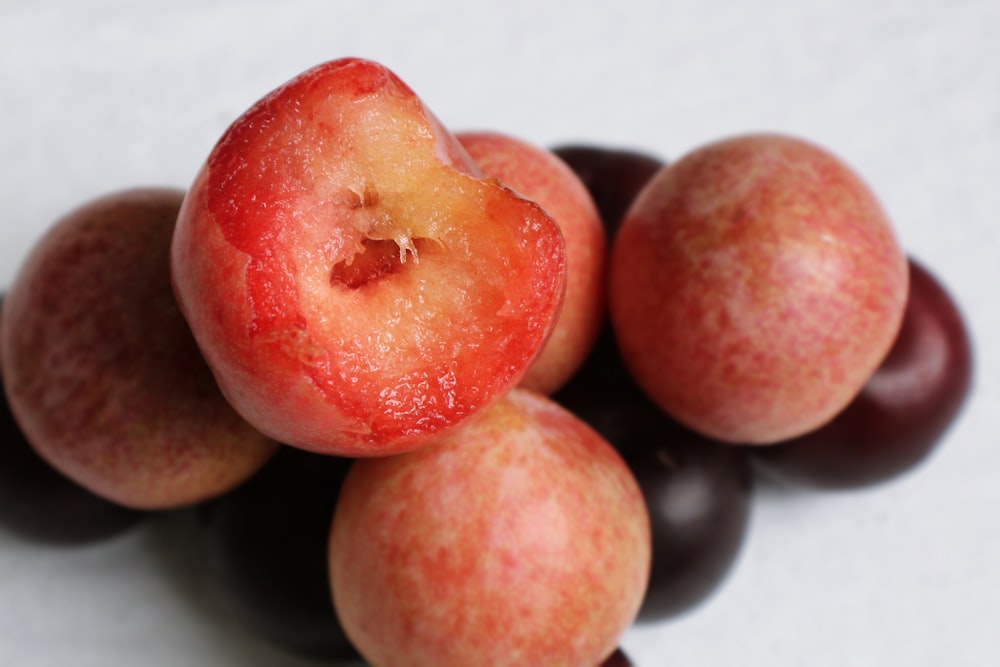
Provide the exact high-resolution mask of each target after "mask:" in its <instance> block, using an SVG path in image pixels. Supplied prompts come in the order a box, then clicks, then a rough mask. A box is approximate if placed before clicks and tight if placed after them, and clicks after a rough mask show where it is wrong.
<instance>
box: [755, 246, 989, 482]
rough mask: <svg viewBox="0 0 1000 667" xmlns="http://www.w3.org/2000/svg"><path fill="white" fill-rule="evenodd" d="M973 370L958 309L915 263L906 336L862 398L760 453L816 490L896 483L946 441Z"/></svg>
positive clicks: (771, 464) (773, 467)
mask: <svg viewBox="0 0 1000 667" xmlns="http://www.w3.org/2000/svg"><path fill="white" fill-rule="evenodd" d="M972 368H973V355H972V341H971V338H970V336H969V332H968V330H967V329H966V326H965V322H964V320H963V318H962V315H961V312H960V311H959V309H958V306H957V304H956V303H955V301H954V300H953V299H952V297H951V296H950V295H949V294H948V292H947V290H946V289H945V287H944V286H943V285H942V284H941V283H940V282H939V281H938V280H937V279H936V278H935V277H934V276H933V275H932V274H931V273H930V272H928V271H927V269H925V268H924V267H923V266H921V265H920V264H918V263H917V262H915V261H913V260H912V259H911V260H910V293H909V298H908V300H907V304H906V311H905V313H904V315H903V324H902V327H901V329H900V332H899V336H898V338H897V339H896V342H895V343H894V344H893V347H892V349H891V350H890V352H889V355H888V357H886V359H885V361H883V362H882V365H881V366H880V367H879V368H878V370H877V371H876V372H875V374H874V375H873V376H872V377H871V379H870V380H869V381H868V383H867V384H866V385H865V387H864V389H862V391H861V393H860V394H859V395H858V396H857V397H856V398H855V399H854V400H853V401H852V402H851V404H850V405H849V406H848V407H847V408H846V409H845V410H844V411H843V412H842V413H841V414H839V415H838V416H837V417H835V418H834V419H833V421H831V422H830V423H828V424H826V425H825V426H823V427H822V428H820V429H818V430H817V431H814V432H812V433H809V434H806V435H804V436H802V437H801V438H797V439H796V440H793V441H790V442H785V443H779V444H777V445H774V446H773V447H766V448H761V449H760V451H758V452H755V453H756V455H757V457H758V458H759V460H760V462H761V463H762V464H763V465H764V466H765V467H767V468H768V469H770V470H771V471H772V472H774V473H777V474H779V475H781V476H782V477H784V478H786V479H789V480H793V481H798V482H800V483H804V484H809V485H813V486H819V487H827V488H850V487H860V486H866V485H870V484H875V483H878V482H883V481H886V480H889V479H894V478H896V477H897V476H899V475H901V474H903V473H904V472H906V471H908V470H910V469H911V468H913V467H914V466H916V465H917V464H919V463H920V462H921V461H923V460H924V459H925V458H926V457H927V456H928V455H929V454H930V453H931V452H932V451H933V450H934V447H935V445H937V444H938V443H939V442H940V441H941V439H942V438H943V437H944V435H945V433H946V432H947V431H948V429H949V428H950V427H951V425H952V424H953V422H954V421H955V419H956V417H957V416H958V414H959V413H960V411H961V409H962V406H963V405H964V404H965V401H966V399H967V397H968V395H969V391H970V389H971V386H972Z"/></svg>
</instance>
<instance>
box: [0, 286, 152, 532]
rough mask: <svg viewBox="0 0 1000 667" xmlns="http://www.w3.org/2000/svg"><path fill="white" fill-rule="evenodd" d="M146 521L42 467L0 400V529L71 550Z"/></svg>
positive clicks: (0, 300) (0, 298)
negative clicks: (75, 546)
mask: <svg viewBox="0 0 1000 667" xmlns="http://www.w3.org/2000/svg"><path fill="white" fill-rule="evenodd" d="M4 296H5V295H4V294H0V330H2V329H3V300H4ZM0 336H2V334H0ZM2 371H3V369H2V367H0V373H2ZM0 385H2V381H0ZM0 393H2V392H0ZM145 516H146V513H145V512H138V511H135V510H131V509H128V508H126V507H122V506H121V505H118V504H117V503H113V502H110V501H108V500H105V499H104V498H101V497H100V496H96V495H94V494H93V493H91V492H90V491H87V490H86V489H84V488H83V487H82V486H80V485H79V484H77V483H76V482H74V481H72V480H71V479H69V478H67V477H66V476H65V475H62V474H60V473H59V472H58V471H57V470H55V469H54V468H53V467H52V466H50V465H49V464H48V463H46V462H45V460H44V459H42V458H41V457H40V456H39V455H38V454H37V452H35V450H34V448H32V446H31V445H30V444H29V443H28V441H27V440H26V439H25V437H24V433H22V432H21V428H20V427H19V426H18V425H17V422H15V421H14V415H12V414H11V412H10V405H9V404H8V403H7V397H6V395H4V396H3V397H2V398H0V528H4V529H8V530H10V531H11V532H12V533H14V534H16V535H18V536H19V537H23V538H26V539H29V540H31V541H34V542H40V543H43V544H50V545H75V544H86V543H91V542H98V541H101V540H104V539H108V538H111V537H114V536H116V535H119V534H121V533H123V532H125V531H127V530H128V529H130V528H132V527H134V526H136V525H138V524H139V523H141V522H142V519H143V518H144V517H145Z"/></svg>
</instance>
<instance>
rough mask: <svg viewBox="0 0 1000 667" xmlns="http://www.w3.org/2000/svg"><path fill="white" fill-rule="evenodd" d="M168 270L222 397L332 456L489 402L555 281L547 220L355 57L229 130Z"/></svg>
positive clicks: (413, 100)
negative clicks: (486, 174)
mask: <svg viewBox="0 0 1000 667" xmlns="http://www.w3.org/2000/svg"><path fill="white" fill-rule="evenodd" d="M171 258H172V269H173V276H174V284H175V290H176V293H177V296H178V301H179V302H180V305H181V309H182V311H183V312H184V314H185V316H186V318H187V320H188V322H189V324H190V325H191V329H192V331H193V332H194V335H195V338H196V339H197V340H198V343H199V346H200V347H201V349H202V352H203V353H204V355H205V358H206V359H207V361H208V363H209V365H210V366H211V368H212V369H213V371H214V372H215V375H216V378H217V380H218V382H219V385H220V387H221V388H222V390H223V393H224V394H225V395H226V397H227V398H228V399H229V401H230V403H231V404H232V405H233V406H234V407H235V408H236V409H237V410H238V411H239V412H240V414H242V415H243V416H244V417H245V418H246V419H247V420H248V421H249V422H251V423H252V424H254V425H255V426H256V427H257V428H259V429H260V430H261V431H262V432H264V433H267V434H268V435H270V436H271V437H273V438H274V439H276V440H278V441H280V442H282V443H285V444H288V445H292V446H296V447H301V448H303V449H308V450H310V451H315V452H318V453H325V454H336V455H342V456H382V455H389V454H396V453H399V452H402V451H408V450H412V449H416V448H419V447H421V446H423V445H425V444H427V443H428V442H429V441H430V440H431V439H433V438H434V437H436V436H438V435H439V434H440V433H442V432H443V431H445V430H447V429H449V428H451V427H454V426H456V425H457V424H460V423H461V422H463V421H464V420H466V419H468V418H469V417H470V416H471V415H473V414H475V413H476V412H478V411H480V410H482V409H483V408H484V407H486V406H488V405H489V404H491V403H492V402H493V401H495V400H496V399H498V398H499V397H500V396H501V395H503V394H504V393H505V392H506V391H508V390H509V389H510V388H511V387H513V386H515V385H516V384H517V383H518V382H519V381H520V380H521V378H522V377H523V375H524V373H525V372H526V371H527V368H528V366H529V364H530V363H531V362H532V361H533V360H534V358H535V357H536V356H537V354H538V352H539V350H540V349H541V347H542V345H543V343H544V342H545V340H546V338H547V337H548V335H549V333H550V332H551V328H552V325H553V323H554V321H555V318H556V315H557V313H558V310H559V307H560V305H561V303H562V298H563V292H564V288H565V244H564V242H563V239H562V234H561V233H560V232H559V227H558V225H557V224H556V223H555V222H554V221H553V220H552V218H551V217H549V216H548V215H547V214H546V213H545V211H544V210H542V208H541V207H540V206H538V205H537V204H535V203H534V202H531V201H528V200H527V199H524V198H523V197H521V196H519V195H517V194H516V193H514V192H512V191H511V190H510V189H509V188H506V187H504V186H502V185H501V184H499V183H497V182H496V181H495V179H484V178H480V177H479V174H478V170H477V168H476V167H475V165H474V164H473V163H472V160H471V158H470V157H469V156H468V154H467V153H466V152H465V151H464V150H463V149H462V147H461V145H460V144H459V143H458V141H457V140H456V139H455V138H454V136H453V135H452V134H451V133H449V132H448V131H447V130H446V129H445V128H444V127H443V126H442V125H441V124H440V123H439V122H438V120H437V119H436V118H435V117H434V115H433V114H432V113H431V112H430V111H429V110H428V109H427V108H426V106H425V105H424V104H423V102H422V101H421V100H420V99H419V98H418V97H417V95H416V94H415V93H414V92H413V91H412V90H411V89H410V88H409V87H407V86H406V84H404V83H403V82H402V81H401V80H400V79H399V78H398V77H396V76H395V74H393V73H392V72H391V71H389V70H388V69H386V68H385V67H383V66H381V65H379V64H378V63H374V62H371V61H367V60H362V59H356V58H345V59H341V60H335V61H331V62H327V63H322V64H320V65H317V66H316V67H313V68H310V69H309V70H307V71H305V72H303V73H302V74H300V75H299V76H297V77H295V78H293V79H292V80H291V81H289V82H288V83H286V84H284V85H282V86H280V87H279V88H277V89H276V90H274V91H273V92H272V93H270V94H268V95H266V96H265V97H264V98H262V99H261V100H259V101H258V102H256V103H255V104H253V105H251V107H250V108H249V109H248V110H247V111H246V112H245V113H244V114H243V115H242V116H241V117H240V118H238V119H236V121H234V123H233V124H232V125H231V126H230V127H229V128H227V130H226V131H225V132H224V134H223V136H222V137H221V139H220V140H219V142H218V143H217V144H216V146H215V147H214V148H213V149H212V151H211V152H210V154H209V156H208V158H207V160H206V163H205V165H204V166H203V168H202V169H201V170H200V172H199V174H198V175H197V177H196V179H195V182H194V184H193V186H192V188H191V190H190V191H189V194H188V197H187V198H186V199H185V201H184V206H183V207H182V210H181V212H180V215H179V218H178V223H177V232H176V233H175V235H174V244H173V249H172V255H171Z"/></svg>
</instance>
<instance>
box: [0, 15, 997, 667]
mask: <svg viewBox="0 0 1000 667" xmlns="http://www.w3.org/2000/svg"><path fill="white" fill-rule="evenodd" d="M346 55H357V56H365V57H369V58H373V59H376V60H379V61H381V62H383V63H385V64H386V65H388V66H389V67H390V68H392V69H394V70H395V71H396V72H397V73H398V74H399V75H400V76H401V77H402V78H403V79H404V80H405V81H407V82H408V83H409V84H410V85H411V87H413V88H414V89H415V90H416V91H417V92H418V94H420V95H421V96H422V97H423V98H424V100H425V101H426V102H427V104H428V105H429V106H430V107H431V108H432V109H433V110H434V111H435V112H436V113H437V115H438V116H439V117H440V118H442V120H443V121H444V122H445V124H447V125H449V126H450V127H451V128H452V129H456V130H464V129H483V128H485V129H496V130H501V131H504V132H508V133H511V134H515V135H518V136H521V137H523V138H525V139H528V140H530V141H533V142H535V143H538V144H542V145H554V144H559V143H566V142H570V141H586V142H589V143H594V144H598V145H610V146H628V147H633V148H641V149H643V150H647V151H650V152H653V153H655V154H659V155H661V156H662V157H669V158H676V157H678V156H679V155H681V154H683V153H684V152H686V151H688V150H690V149H692V148H694V147H696V146H698V145H699V144H701V143H704V142H707V141H711V140H714V139H718V138H722V137H724V136H728V135H732V134H735V133H741V132H748V131H757V130H773V131H781V132H786V133H792V134H797V135H800V136H804V137H806V138H809V139H812V140H814V141H817V142H819V143H821V144H823V145H825V146H827V147H828V148H830V149H831V150H833V151H834V152H836V153H838V154H839V155H840V156H841V157H843V158H844V159H845V160H847V161H848V162H849V163H850V164H852V165H853V166H854V167H855V168H856V169H857V170H858V171H859V172H860V173H861V174H862V175H863V176H864V177H865V178H866V179H867V180H868V181H869V182H870V184H871V185H872V187H873V188H874V189H875V191H876V192H877V193H878V195H879V197H880V198H881V199H882V202H883V204H884V205H885V207H886V208H887V209H888V211H889V213H890V215H891V216H892V217H893V219H894V220H895V223H896V226H897V230H898V234H899V236H900V238H901V240H902V241H903V243H904V245H905V246H906V248H907V250H908V251H909V252H910V253H911V254H912V255H913V256H915V257H917V258H919V259H920V260H922V261H923V262H924V263H925V264H926V265H927V266H929V267H930V268H931V269H932V270H933V271H934V272H935V273H936V274H938V276H939V277H940V278H941V279H942V280H943V281H944V282H945V283H946V284H947V285H948V287H949V288H950V289H951V290H952V292H953V294H954V295H955V296H956V297H957V299H958V300H959V302H960V304H961V306H962V308H963V310H964V311H965V313H966V314H967V316H968V321H969V325H970V327H971V329H972V333H973V336H974V339H975V342H976V354H977V377H976V387H975V391H974V394H973V397H972V399H971V401H970V403H969V404H968V406H967V409H966V410H965V412H964V413H963V415H962V418H961V420H960V422H959V423H958V424H957V425H956V426H955V428H954V429H953V430H952V431H951V432H950V433H949V436H948V437H947V439H946V440H945V442H943V443H942V445H941V448H940V450H938V452H937V454H936V455H935V456H934V457H933V458H932V459H931V460H930V461H929V462H927V464H926V465H924V466H923V467H921V468H919V469H918V470H917V471H915V472H913V473H912V474H910V475H908V476H906V477H905V478H903V479H901V480H899V481H898V482H895V483H892V484H889V485H886V486H882V487H878V488H877V489H871V490H868V491H864V492H852V493H793V494H787V493H778V492H776V491H774V490H768V489H766V488H762V489H761V491H760V493H759V494H758V496H757V498H756V500H755V507H754V516H753V524H752V526H751V531H750V534H749V537H748V540H747V543H746V545H745V548H744V551H743V553H742V555H741V558H740V560H739V562H738V564H737V567H736V569H735V571H734V572H733V574H732V576H731V577H730V579H729V580H727V582H726V584H725V586H724V587H723V588H722V589H721V590H720V591H719V593H718V594H717V595H716V596H714V597H713V598H712V599H711V600H709V602H707V603H706V604H705V605H704V606H702V607H700V608H698V609H697V610H696V611H695V612H693V613H691V614H689V615H687V616H685V617H684V618H682V619H679V620H677V621H674V622H671V623H665V624H659V625H650V626H642V627H639V628H637V629H635V630H633V631H631V632H630V633H629V634H628V635H627V636H626V638H625V646H626V648H627V649H628V652H629V653H630V654H631V656H632V658H633V660H634V662H635V663H636V665H637V667H661V666H667V665H670V666H673V667H680V666H684V667H716V666H730V665H742V666H744V667H753V666H758V665H759V666H764V665H766V666H767V667H786V666H801V665H809V666H811V667H823V666H830V667H856V666H867V665H873V666H875V665H879V666H883V665H894V666H895V665H901V666H914V665H919V666H923V665H926V666H932V665H933V666H939V665H949V666H960V667H966V666H987V665H996V664H1000V638H998V635H1000V512H998V508H1000V442H998V437H1000V405H998V391H1000V358H998V350H1000V342H998V341H1000V300H998V299H997V297H996V294H997V284H998V278H1000V268H998V266H997V260H998V259H1000V239H998V236H997V228H998V226H1000V2H996V0H979V1H977V0H947V1H945V0H939V1H930V0H927V1H919V0H917V1H913V0H878V1H873V0H820V1H813V2H798V1H795V0H782V1H780V2H765V1H758V2H753V3H750V2H745V3H741V2H736V1H735V0H732V1H721V0H716V1H697V2H695V1H690V2H670V1H649V2H629V1H628V0H615V1H614V2H610V1H607V0H605V1H603V2H582V1H577V2H558V3H544V2H540V1H539V0H503V2H479V3H474V2H463V1H455V2H447V1H445V0H421V1H420V2H374V1H362V0H351V1H343V2H319V1H314V2H306V1H302V0H285V1H283V2H280V3H277V2H275V3H272V2H250V1H242V2H236V1H233V2H222V1H214V2H213V1H209V0H197V1H195V0H175V1H173V2H158V3H149V4H140V3H134V4H129V3H125V2H111V1H107V0H105V1H100V0H89V1H88V2H80V3H75V2H55V1H45V0H31V1H30V2H29V1H28V0H13V1H12V0H5V1H4V2H3V3H2V4H0V288H3V287H5V286H7V285H9V284H10V281H11V280H12V279H13V277H14V275H15V273H16V270H17V267H18V265H19V263H20V261H21V259H22V258H23V257H24V255H25V254H26V253H27V251H28V249H29V247H30V246H31V244H32V243H33V242H34V241H35V240H36V239H37V238H38V236H39V235H40V234H41V233H42V232H43V231H44V230H45V228H46V227H47V225H48V224H49V223H50V222H52V221H53V220H54V219H55V218H57V217H58V216H60V215H62V214H63V213H65V212H67V211H69V210H70V209H71V208H73V207H75V206H77V205H78V204H80V203H82V202H84V201H86V200H88V199H89V198H92V197H94V196H96V195H98V194H104V193H107V192H110V191H113V190H118V189H123V188H126V187H131V186H135V185H171V186H178V187H185V186H186V185H188V184H189V183H190V180H191V179H192V177H193V175H194V172H195V170H196V169H197V168H198V166H199V164H200V162H201V160H202V159H203V158H204V157H205V155H206V154H207V152H208V151H209V149H210V148H211V146H212V144H213V143H214V141H215V140H216V138H217V137H218V136H219V134H220V133H221V132H222V130H223V129H224V128H225V126H226V125H227V124H228V123H229V122H231V121H232V120H233V119H234V118H235V117H236V116H237V115H238V114H239V113H240V112H242V111H243V110H244V109H245V108H246V107H247V106H248V105H249V104H250V103H252V102H253V101H254V100H255V99H257V98H258V97H260V96H261V95H262V94H264V93H265V92H267V91H269V90H270V89H271V88H273V87H275V86H277V85H278V84H280V83H282V82H283V81H285V80H286V79H288V78H290V77H291V76H294V75H295V74H297V73H298V72H300V71H301V70H303V69H305V68H307V67H309V66H311V65H314V64H317V63H319V62H321V61H324V60H328V59H332V58H335V57H340V56H346ZM189 519H190V517H189V516H188V515H186V514H181V515H172V516H169V517H164V518H162V519H161V520H158V521H154V522H152V523H150V524H147V525H145V526H144V527H142V528H141V529H139V530H137V531H134V532H132V533H129V534H127V535H125V536H122V537H120V538H117V539H115V540H112V541H110V542H107V543H103V544H100V545H94V546H88V547H82V548H77V549H73V550H58V549H53V548H45V547H42V546H39V545H34V544H30V543H26V542H24V541H21V540H19V539H17V538H15V537H14V536H13V535H9V534H7V533H6V532H4V531H3V530H2V529H0V665H5V666H8V667H22V666H30V667H36V666H43V665H44V666H48V665H59V666H70V665H72V666H73V667H90V666H95V667H96V666H98V665H100V666H101V667H117V666H119V665H129V666H132V665H143V666H145V667H160V666H163V667H166V666H171V667H174V666H176V665H193V666H201V665H204V666H212V667H237V666H239V667H263V666H265V665H267V666H268V667H299V666H305V665H310V664H314V663H310V662H308V661H303V660H299V659H296V658H292V657H289V656H287V655H286V654H284V653H282V652H281V651H278V650H274V649H271V648H270V647H268V646H267V645H265V644H263V643H261V642H258V641H256V640H255V639H254V638H252V637H248V636H247V635H245V634H244V633H243V632H242V631H241V630H240V629H239V628H237V627H235V626H233V625H231V624H230V623H228V622H227V621H225V620H224V619H223V618H222V617H221V616H220V614H218V613H217V609H216V607H214V606H213V604H212V602H211V599H210V598H211V594H210V592H209V590H210V586H206V585H205V582H204V581H203V580H202V578H201V577H202V575H203V572H202V570H201V569H200V568H201V562H200V560H199V559H198V551H197V548H196V545H195V544H194V543H193V542H192V536H193V531H192V523H191V521H190V520H189ZM442 667H448V666H442ZM528 667H544V666H528Z"/></svg>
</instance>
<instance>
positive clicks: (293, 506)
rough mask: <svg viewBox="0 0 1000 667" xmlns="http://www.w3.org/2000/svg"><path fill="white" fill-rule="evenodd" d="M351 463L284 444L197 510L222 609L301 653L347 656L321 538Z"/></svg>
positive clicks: (324, 539)
mask: <svg viewBox="0 0 1000 667" xmlns="http://www.w3.org/2000/svg"><path fill="white" fill-rule="evenodd" d="M349 466H350V462H349V461H348V460H347V459H342V458H338V457H332V456H324V455H321V454H315V453H311V452H307V451H304V450H299V449H295V448H292V447H283V448H282V449H280V450H279V452H278V454H277V455H276V456H275V457H274V459H272V460H271V461H270V462H268V464H267V465H266V466H265V467H264V469H263V470H261V471H260V472H259V473H258V474H257V475H255V476H254V477H252V478H251V479H250V480H249V481H247V482H246V483H244V484H243V485H242V486H240V487H238V488H237V489H235V490H234V491H232V492H230V493H229V494H227V495H225V496H223V497H221V498H218V499H216V500H214V501H211V502H209V503H206V504H203V505H202V506H201V508H200V515H201V521H202V527H203V531H204V537H205V545H206V551H207V556H208V559H207V560H208V567H209V570H210V572H211V573H212V575H213V580H214V581H216V582H217V583H218V588H219V590H220V591H221V593H222V596H221V597H222V598H223V599H224V601H225V604H226V607H227V608H228V609H229V610H230V611H231V612H232V613H233V614H234V616H235V617H237V618H238V619H239V620H240V621H241V622H242V623H243V624H244V626H245V627H246V628H248V629H249V630H250V631H251V632H253V633H254V634H256V635H257V636H259V637H261V638H263V639H265V640H267V641H269V642H271V643H273V644H275V645H276V646H280V647H283V648H284V649H286V650H288V651H290V652H293V653H296V654H299V655H303V656H308V657H311V658H317V659H322V660H333V661H340V660H354V659H356V658H357V653H356V652H355V650H354V648H353V647H352V646H351V644H350V642H349V641H348V639H347V637H346V636H345V635H344V632H343V630H342V628H341V626H340V623H339V621H338V620H337V616H336V614H335V612H334V609H333V601H332V597H331V595H330V583H329V575H328V572H327V543H328V540H329V535H330V526H331V524H332V521H333V510H334V506H335V504H336V502H337V498H338V496H339V494H340V487H341V485H342V483H343V479H344V476H345V475H346V474H347V470H348V468H349Z"/></svg>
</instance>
